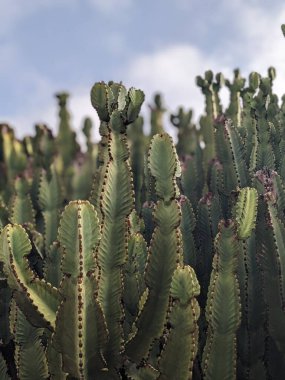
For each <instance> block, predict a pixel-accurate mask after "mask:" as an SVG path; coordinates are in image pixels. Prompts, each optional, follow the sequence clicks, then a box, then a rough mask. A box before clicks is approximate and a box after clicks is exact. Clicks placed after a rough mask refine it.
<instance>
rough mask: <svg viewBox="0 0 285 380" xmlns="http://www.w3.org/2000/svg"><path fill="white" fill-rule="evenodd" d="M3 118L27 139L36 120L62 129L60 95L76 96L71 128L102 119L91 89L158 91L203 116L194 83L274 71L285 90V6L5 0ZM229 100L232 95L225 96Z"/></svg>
mask: <svg viewBox="0 0 285 380" xmlns="http://www.w3.org/2000/svg"><path fill="white" fill-rule="evenodd" d="M0 14H1V23H0V121H6V122H9V123H11V124H12V125H13V126H14V127H15V128H16V130H17V134H18V135H19V136H21V135H23V133H31V132H32V131H33V124H34V123H35V122H43V121H45V122H47V123H48V124H49V125H50V127H52V128H54V129H55V130H56V128H57V121H56V101H55V98H54V97H53V94H54V93H55V92H58V91H61V90H65V91H69V92H70V93H71V94H72V97H71V100H70V108H71V110H72V116H73V119H72V123H73V125H74V127H76V128H79V127H80V126H81V124H82V118H83V117H84V116H85V115H89V116H91V117H92V118H94V120H96V118H95V111H94V110H93V109H92V107H91V106H90V101H89V91H90V88H91V86H92V85H93V83H94V82H96V81H100V80H110V79H112V80H115V81H120V80H122V81H123V82H124V83H125V84H126V85H128V86H135V87H139V88H141V89H143V90H144V91H145V93H146V103H150V102H151V96H152V94H153V93H154V92H156V91H161V92H162V93H163V94H164V99H165V103H166V105H167V106H168V107H169V109H170V110H172V111H175V110H176V109H177V107H178V106H179V105H180V104H182V105H184V106H186V107H191V108H193V109H194V110H195V114H196V116H197V115H198V114H199V113H200V112H201V111H202V109H203V97H202V95H201V94H200V91H199V89H197V88H196V86H195V76H196V75H198V74H201V73H203V72H204V71H205V70H207V69H212V70H214V71H215V72H218V71H223V72H224V73H225V74H226V76H227V77H231V76H232V70H233V69H234V68H236V67H240V68H241V70H242V72H243V73H244V75H248V73H249V72H250V71H252V70H255V71H259V72H260V73H261V74H265V73H266V71H267V68H268V67H269V66H270V65H273V66H275V67H276V69H277V74H278V76H277V79H276V83H275V87H276V91H277V93H279V94H282V93H283V92H285V39H284V38H283V36H282V33H281V29H280V25H281V24H282V23H285V3H284V1H282V0H0ZM225 97H226V93H225Z"/></svg>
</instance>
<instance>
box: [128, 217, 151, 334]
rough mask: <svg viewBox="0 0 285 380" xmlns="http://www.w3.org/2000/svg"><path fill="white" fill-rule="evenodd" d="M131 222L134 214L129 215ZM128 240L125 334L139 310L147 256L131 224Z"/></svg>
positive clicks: (144, 244) (142, 243) (145, 247)
mask: <svg viewBox="0 0 285 380" xmlns="http://www.w3.org/2000/svg"><path fill="white" fill-rule="evenodd" d="M131 216H132V217H133V218H131V223H132V222H133V221H132V219H134V215H133V214H132V215H131ZM131 230H132V231H131V234H130V238H129V241H128V260H127V262H126V264H125V267H124V291H123V304H124V311H125V320H124V330H125V336H127V335H128V333H130V331H131V327H132V325H133V322H134V320H135V317H136V316H137V314H138V311H139V300H140V297H141V295H142V293H143V291H144V290H145V283H144V278H143V274H144V270H145V265H146V257H147V245H146V242H145V240H144V238H143V236H142V235H141V233H140V232H139V231H137V230H136V228H134V225H132V228H131Z"/></svg>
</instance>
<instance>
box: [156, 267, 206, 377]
mask: <svg viewBox="0 0 285 380" xmlns="http://www.w3.org/2000/svg"><path fill="white" fill-rule="evenodd" d="M199 292H200V286H199V283H198V281H197V278H196V275H195V272H194V270H193V269H192V268H191V267H189V266H186V267H184V268H182V267H178V268H177V269H176V271H175V272H174V275H173V278H172V284H171V290H170V295H171V304H170V312H169V316H168V325H169V326H170V327H169V331H168V333H167V338H166V343H165V345H164V347H163V349H162V353H161V357H160V358H159V371H160V373H161V374H160V376H159V378H158V379H161V380H163V379H165V380H167V379H174V378H177V379H179V380H188V379H192V371H193V362H194V359H195V357H196V354H197V350H198V323H197V321H198V318H199V315H200V308H199V305H198V301H197V300H196V298H195V297H196V296H197V295H198V294H199ZM178 350H179V352H180V354H179V355H177V352H178ZM173 358H175V360H173Z"/></svg>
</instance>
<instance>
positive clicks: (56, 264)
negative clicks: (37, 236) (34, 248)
mask: <svg viewBox="0 0 285 380" xmlns="http://www.w3.org/2000/svg"><path fill="white" fill-rule="evenodd" d="M61 258H62V250H61V249H60V246H59V243H58V242H54V243H53V244H52V245H51V246H50V249H49V252H48V254H47V256H46V258H45V263H44V278H45V280H46V281H47V282H49V283H50V284H51V285H52V286H54V287H56V288H59V286H60V282H61V280H62V272H61V267H60V266H61Z"/></svg>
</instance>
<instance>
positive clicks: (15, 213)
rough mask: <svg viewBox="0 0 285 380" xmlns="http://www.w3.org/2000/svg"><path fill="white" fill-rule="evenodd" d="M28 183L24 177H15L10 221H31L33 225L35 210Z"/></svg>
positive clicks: (21, 222) (22, 222) (34, 222)
mask: <svg viewBox="0 0 285 380" xmlns="http://www.w3.org/2000/svg"><path fill="white" fill-rule="evenodd" d="M29 191H30V189H29V184H28V182H27V180H26V179H25V178H21V177H17V178H16V179H15V193H16V194H15V196H14V198H13V202H12V207H11V217H10V219H11V222H12V223H19V224H24V223H31V224H32V225H33V226H35V224H36V221H35V211H34V209H33V204H32V199H31V196H30V194H29Z"/></svg>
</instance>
